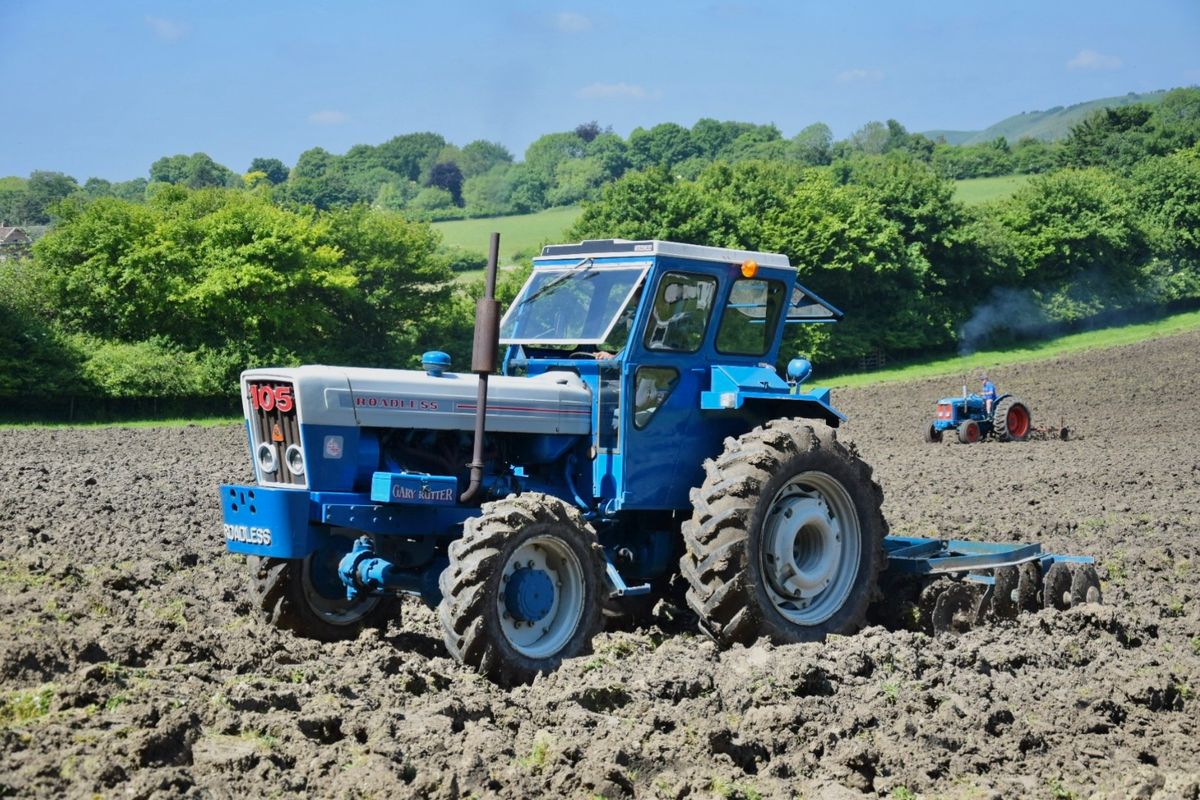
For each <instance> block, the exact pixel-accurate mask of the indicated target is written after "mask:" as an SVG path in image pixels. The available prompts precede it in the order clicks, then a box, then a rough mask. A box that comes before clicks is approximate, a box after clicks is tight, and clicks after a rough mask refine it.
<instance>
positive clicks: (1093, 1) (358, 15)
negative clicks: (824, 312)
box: [0, 0, 1200, 180]
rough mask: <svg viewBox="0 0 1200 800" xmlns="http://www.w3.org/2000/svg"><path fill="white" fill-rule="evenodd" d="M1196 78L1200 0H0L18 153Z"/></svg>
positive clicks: (468, 130)
mask: <svg viewBox="0 0 1200 800" xmlns="http://www.w3.org/2000/svg"><path fill="white" fill-rule="evenodd" d="M1194 84H1200V2H1197V0H1170V1H1168V0H1163V1H1162V2H1154V1H1153V0H1147V1H1146V2H1141V3H1130V2H1128V0H1090V1H1089V2H1074V1H1072V2H1045V1H1044V0H1043V1H1042V2H1024V1H1023V0H1012V1H1010V2H1006V3H1003V4H997V3H986V4H985V3H978V2H971V0H958V1H957V2H952V3H947V2H909V3H897V2H894V1H893V2H858V3H849V2H847V3H831V2H821V3H812V2H766V1H763V2H757V1H755V0H746V1H745V2H739V1H738V0H731V1H730V2H720V1H718V2H711V3H709V2H705V1H704V0H699V1H698V2H653V1H652V0H642V2H636V3H634V2H621V1H620V0H615V1H614V0H609V1H608V2H564V3H534V2H507V3H505V2H495V1H494V0H493V2H486V3H485V2H471V3H468V2H452V0H442V2H436V3H411V2H410V3H404V2H352V1H350V0H346V2H341V3H334V2H309V1H308V0H291V1H290V2H286V3H285V2H276V1H275V0H241V1H240V2H225V1H224V0H206V1H205V2H200V1H199V0H197V1H196V2H175V3H171V2H164V0H156V1H152V2H137V1H135V0H113V1H112V2H94V0H90V1H88V2H82V1H79V2H60V1H58V0H0V86H3V87H4V103H3V106H0V108H3V111H2V112H0V176H3V175H27V174H28V173H29V172H30V171H31V170H34V169H51V170H61V171H64V172H67V173H69V174H71V175H74V176H76V177H77V178H79V179H80V180H83V179H85V178H87V177H88V176H92V175H96V176H101V177H106V178H109V179H113V180H118V179H127V178H132V177H137V176H145V175H146V173H147V170H148V168H149V165H150V163H151V162H152V161H153V160H155V159H156V158H158V157H160V156H162V155H169V154H174V153H192V152H195V151H198V150H200V151H204V152H207V153H208V154H209V155H211V156H213V158H215V159H216V160H218V161H220V162H221V163H223V164H225V165H227V166H229V167H231V168H232V169H235V170H238V171H244V170H245V169H246V168H247V166H248V165H249V162H250V159H252V158H254V157H255V156H273V157H277V158H281V159H283V160H284V161H285V162H286V163H288V164H289V165H290V164H291V163H293V162H294V161H295V159H296V156H297V155H299V153H300V152H302V151H303V150H306V149H308V148H310V147H314V146H318V145H319V146H321V147H325V148H326V149H328V150H331V151H333V152H338V153H340V152H344V151H345V150H346V148H348V147H350V146H351V145H353V144H356V143H360V142H365V143H371V144H376V143H379V142H382V141H385V140H386V139H388V138H390V137H392V136H395V135H397V134H400V133H408V132H412V131H420V130H432V131H436V132H438V133H441V134H443V135H444V136H446V138H447V139H449V140H450V141H452V142H455V143H457V144H460V145H461V144H466V143H467V142H468V141H471V140H472V139H480V138H482V139H490V140H494V141H500V142H502V143H503V144H505V145H506V146H507V147H508V148H509V149H510V150H512V151H513V152H514V153H515V154H516V155H517V156H518V157H520V155H521V154H522V153H523V151H524V149H525V147H526V146H527V145H528V144H529V143H530V142H531V141H532V140H533V139H535V138H537V137H538V136H540V135H541V134H543V133H548V132H551V131H556V130H568V129H570V128H573V127H574V126H575V125H577V124H579V123H581V122H586V121H589V120H596V121H598V122H599V123H600V124H601V125H611V126H612V127H613V129H614V130H615V131H617V132H618V133H620V134H622V135H628V134H629V132H630V131H631V130H632V129H633V128H635V127H637V126H650V125H654V124H656V123H659V122H665V121H673V122H679V123H681V124H684V125H691V124H692V123H694V122H695V121H696V120H697V119H699V118H700V117H716V118H718V119H737V120H745V121H751V122H761V123H765V122H773V123H775V124H776V125H778V126H779V127H780V128H781V129H782V131H783V133H784V135H785V136H791V135H794V134H795V133H796V132H797V131H799V130H800V129H801V128H803V127H804V126H806V125H808V124H810V123H813V122H817V121H823V122H826V123H828V124H829V125H830V126H831V127H832V128H833V131H834V134H835V135H836V136H837V137H839V138H841V137H844V136H846V135H848V134H849V133H851V132H853V131H854V130H855V129H856V128H858V127H860V126H861V125H862V124H863V123H865V122H867V121H869V120H873V119H879V120H883V119H887V118H889V117H892V118H895V119H898V120H900V121H901V122H902V123H903V124H904V125H905V126H907V127H908V128H909V129H910V130H928V129H934V128H951V129H977V128H982V127H986V126H987V125H989V124H991V123H993V122H996V121H997V120H999V119H1002V118H1003V117H1006V116H1008V115H1010V114H1014V113H1018V112H1020V111H1032V110H1038V109H1044V108H1049V107H1052V106H1056V105H1068V104H1070V103H1074V102H1080V101H1083V100H1089V99H1093V98H1096V97H1103V96H1110V95H1116V94H1124V93H1126V92H1131V91H1139V92H1140V91H1148V90H1152V89H1163V88H1170V87H1175V86H1184V85H1194Z"/></svg>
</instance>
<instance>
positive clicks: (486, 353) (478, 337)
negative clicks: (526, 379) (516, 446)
mask: <svg viewBox="0 0 1200 800" xmlns="http://www.w3.org/2000/svg"><path fill="white" fill-rule="evenodd" d="M499 259H500V234H499V233H493V234H492V240H491V242H490V244H489V246H488V263H487V272H486V274H485V277H484V286H483V297H481V298H480V299H479V300H477V301H476V302H475V340H474V342H473V343H472V345H471V371H472V372H474V373H475V374H476V375H478V376H479V393H478V394H477V395H476V399H475V449H474V450H473V452H472V454H471V463H470V464H468V465H467V466H468V467H470V469H471V483H470V484H469V485H468V486H467V490H466V491H465V492H463V493H462V495H460V496H459V498H458V501H459V502H460V503H468V502H470V501H471V498H473V497H474V496H475V495H476V493H477V492H478V491H479V485H480V483H481V482H482V481H483V428H484V421H485V419H486V417H487V385H488V376H489V375H491V374H492V373H493V372H495V371H496V355H497V350H498V349H499V347H500V304H499V303H497V302H496V264H497V262H498V261H499Z"/></svg>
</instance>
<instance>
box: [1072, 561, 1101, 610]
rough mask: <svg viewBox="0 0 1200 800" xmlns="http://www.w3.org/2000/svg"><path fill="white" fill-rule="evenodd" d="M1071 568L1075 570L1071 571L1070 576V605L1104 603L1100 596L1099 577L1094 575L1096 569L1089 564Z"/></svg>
mask: <svg viewBox="0 0 1200 800" xmlns="http://www.w3.org/2000/svg"><path fill="white" fill-rule="evenodd" d="M1073 566H1075V569H1074V570H1072V573H1073V574H1072V576H1071V605H1072V606H1078V605H1083V604H1084V603H1102V602H1104V599H1103V597H1102V596H1101V594H1100V576H1099V575H1097V574H1096V568H1095V567H1093V566H1092V565H1091V564H1078V565H1073Z"/></svg>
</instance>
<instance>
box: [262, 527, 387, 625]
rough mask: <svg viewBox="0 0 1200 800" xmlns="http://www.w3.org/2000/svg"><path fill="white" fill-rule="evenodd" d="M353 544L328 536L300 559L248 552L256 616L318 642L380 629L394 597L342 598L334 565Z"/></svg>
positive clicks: (344, 589)
mask: <svg viewBox="0 0 1200 800" xmlns="http://www.w3.org/2000/svg"><path fill="white" fill-rule="evenodd" d="M353 542H354V540H353V538H351V537H348V536H333V535H331V536H329V537H328V538H327V540H326V546H325V547H323V548H322V549H320V550H317V551H316V552H314V553H312V554H311V555H309V556H308V557H307V558H303V559H283V558H260V557H258V556H250V557H249V558H248V559H247V562H248V563H249V565H250V593H251V595H252V597H253V598H254V604H255V606H256V608H257V610H258V612H259V614H260V615H261V616H262V618H263V619H264V620H265V621H266V622H267V623H268V624H269V625H271V626H272V627H275V628H280V629H283V630H289V631H292V632H293V633H296V634H298V635H300V636H303V637H305V638H308V639H316V640H318V641H322V642H337V641H341V640H343V639H353V638H355V637H357V636H358V633H359V631H361V630H362V629H363V628H383V627H386V626H387V623H388V621H389V620H391V619H393V618H394V617H396V616H397V614H398V612H399V607H400V606H399V599H398V598H395V597H362V598H359V599H357V600H347V599H346V587H345V586H344V585H343V584H342V581H341V579H340V578H339V577H338V574H337V565H338V562H339V561H340V560H341V557H342V556H344V555H345V554H346V553H348V552H350V547H351V546H352V544H353Z"/></svg>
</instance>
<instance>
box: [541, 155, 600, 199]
mask: <svg viewBox="0 0 1200 800" xmlns="http://www.w3.org/2000/svg"><path fill="white" fill-rule="evenodd" d="M605 177H606V176H605V171H604V165H603V164H602V163H601V162H600V160H599V159H596V158H575V159H569V160H566V161H561V162H559V164H558V168H557V169H556V170H555V174H554V188H552V189H551V190H550V192H549V193H548V194H547V195H546V201H547V202H548V203H549V204H550V205H552V206H567V205H571V204H573V203H578V202H579V201H580V200H584V199H590V198H593V197H595V196H596V195H597V194H598V193H599V190H600V186H601V184H602V183H603V182H604V179H605Z"/></svg>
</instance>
